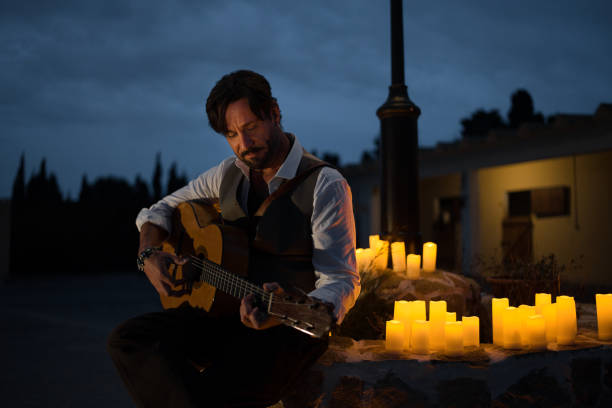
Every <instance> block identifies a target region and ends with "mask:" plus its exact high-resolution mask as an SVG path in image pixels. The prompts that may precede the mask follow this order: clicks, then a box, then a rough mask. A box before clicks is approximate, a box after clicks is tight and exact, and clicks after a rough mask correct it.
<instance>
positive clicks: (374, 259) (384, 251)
mask: <svg viewBox="0 0 612 408" xmlns="http://www.w3.org/2000/svg"><path fill="white" fill-rule="evenodd" d="M390 246H391V262H392V265H393V270H394V271H396V272H399V273H402V274H405V275H406V276H407V277H408V279H418V278H419V276H420V274H421V255H416V254H408V255H406V247H405V244H404V243H403V242H392V243H391V244H390ZM437 250H438V247H437V245H436V244H434V243H433V242H426V243H425V244H423V272H433V271H435V270H436V254H437ZM388 262H389V241H385V240H382V239H380V236H379V235H370V247H369V248H357V268H358V270H359V271H364V270H368V269H371V268H372V267H373V268H374V269H376V270H383V269H386V268H387V264H388Z"/></svg>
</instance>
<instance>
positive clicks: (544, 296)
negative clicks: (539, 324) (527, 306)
mask: <svg viewBox="0 0 612 408" xmlns="http://www.w3.org/2000/svg"><path fill="white" fill-rule="evenodd" d="M544 305H550V293H536V296H535V307H536V314H542V312H543V307H544Z"/></svg>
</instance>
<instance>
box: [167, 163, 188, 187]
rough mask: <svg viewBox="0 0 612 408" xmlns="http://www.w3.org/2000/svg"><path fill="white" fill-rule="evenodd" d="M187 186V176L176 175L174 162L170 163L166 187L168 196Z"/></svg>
mask: <svg viewBox="0 0 612 408" xmlns="http://www.w3.org/2000/svg"><path fill="white" fill-rule="evenodd" d="M186 184H187V176H186V175H185V173H183V174H181V175H180V176H179V175H178V174H177V170H176V162H174V163H172V165H171V166H170V171H168V184H167V187H166V192H167V193H168V194H170V193H172V192H174V191H176V190H178V189H179V188H181V187H183V186H185V185H186Z"/></svg>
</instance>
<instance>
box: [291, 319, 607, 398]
mask: <svg viewBox="0 0 612 408" xmlns="http://www.w3.org/2000/svg"><path fill="white" fill-rule="evenodd" d="M283 403H284V406H285V408H292V407H319V408H322V407H332V408H339V407H347V408H348V407H351V408H354V407H364V408H365V407H385V408H387V407H389V408H390V407H404V406H419V407H434V406H457V407H464V406H465V407H481V406H483V407H484V406H486V407H488V406H496V407H506V406H612V342H601V341H599V340H597V338H596V332H594V331H593V330H590V329H580V331H579V335H578V337H577V339H576V345H575V346H571V347H560V346H557V345H556V344H550V345H549V349H548V350H546V351H542V352H529V351H522V350H516V351H508V350H503V349H501V348H500V347H497V346H493V345H491V344H482V345H481V347H479V348H477V349H473V350H469V351H468V352H467V353H466V355H465V356H464V357H462V358H461V359H453V358H448V357H445V356H443V355H441V354H433V355H428V356H421V355H415V354H412V353H409V352H402V353H389V352H387V351H386V350H385V348H384V341H382V340H361V341H355V340H352V339H350V338H344V337H336V336H334V337H332V338H331V341H330V348H329V350H328V351H327V352H326V353H325V354H324V355H323V357H322V358H321V359H320V360H319V361H318V363H317V364H316V365H315V366H314V367H312V368H311V370H310V372H309V373H308V375H307V376H305V378H303V381H301V383H300V384H299V386H298V388H296V390H295V392H294V393H293V395H291V396H289V397H288V398H285V399H283Z"/></svg>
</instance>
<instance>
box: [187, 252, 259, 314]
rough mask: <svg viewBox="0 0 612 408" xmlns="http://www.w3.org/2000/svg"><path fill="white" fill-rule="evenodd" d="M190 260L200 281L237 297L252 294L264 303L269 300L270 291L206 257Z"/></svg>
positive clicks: (240, 297)
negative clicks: (198, 274) (197, 272)
mask: <svg viewBox="0 0 612 408" xmlns="http://www.w3.org/2000/svg"><path fill="white" fill-rule="evenodd" d="M192 262H193V265H194V267H196V268H197V269H198V270H199V272H200V279H199V280H200V282H205V283H208V284H209V285H211V286H214V287H215V288H217V289H218V290H220V291H222V292H225V293H227V294H228V295H230V296H233V297H235V298H237V299H242V298H243V297H245V296H246V295H249V294H253V295H255V296H256V297H257V298H258V299H259V300H261V301H262V302H264V303H268V302H270V298H271V295H270V293H268V292H266V291H264V290H263V289H262V288H260V287H259V286H257V285H254V284H252V283H251V282H249V281H247V280H246V279H243V278H241V277H240V276H238V275H235V274H233V273H231V272H228V271H226V270H225V269H223V267H222V266H220V265H218V264H216V263H214V262H211V261H209V260H208V259H199V258H194V259H193V260H192Z"/></svg>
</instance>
